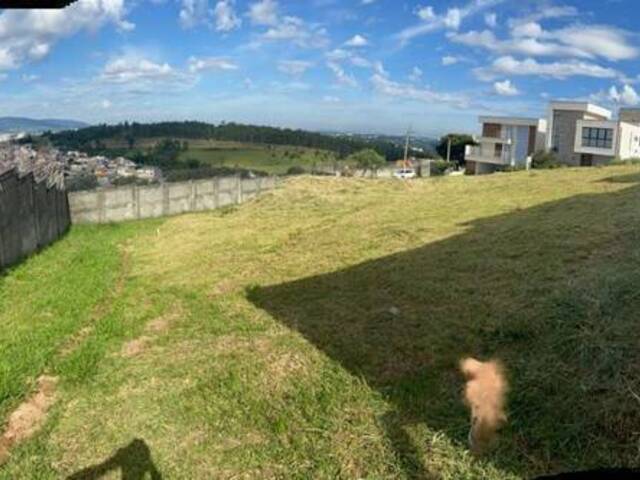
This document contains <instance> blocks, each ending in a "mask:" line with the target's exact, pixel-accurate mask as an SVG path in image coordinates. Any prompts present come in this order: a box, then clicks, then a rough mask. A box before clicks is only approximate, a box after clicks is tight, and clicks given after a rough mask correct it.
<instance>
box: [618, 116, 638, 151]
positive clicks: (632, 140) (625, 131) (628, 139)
mask: <svg viewBox="0 0 640 480" xmlns="http://www.w3.org/2000/svg"><path fill="white" fill-rule="evenodd" d="M618 157H620V158H621V159H622V160H627V159H629V158H639V157H640V126H639V125H637V124H631V123H626V122H620V141H619V146H618Z"/></svg>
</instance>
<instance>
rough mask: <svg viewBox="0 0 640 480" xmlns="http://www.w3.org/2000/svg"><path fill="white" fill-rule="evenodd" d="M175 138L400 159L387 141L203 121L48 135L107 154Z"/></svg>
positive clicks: (400, 151)
mask: <svg viewBox="0 0 640 480" xmlns="http://www.w3.org/2000/svg"><path fill="white" fill-rule="evenodd" d="M162 138H174V139H178V138H179V139H184V140H204V141H224V142H240V143H244V144H256V145H263V146H264V145H277V146H287V147H301V148H310V149H318V150H327V151H331V152H334V153H335V154H337V155H339V156H341V157H344V156H346V155H349V154H351V153H354V152H357V151H359V150H362V149H365V148H374V149H375V150H377V151H378V152H379V153H380V154H381V155H383V156H385V157H386V158H387V160H389V161H393V160H397V159H398V158H401V157H402V155H403V147H402V146H401V145H398V144H396V143H394V142H391V141H388V140H380V139H371V140H366V139H363V138H352V137H341V136H333V135H326V134H322V133H317V132H309V131H305V130H293V129H288V128H276V127H268V126H260V125H243V124H237V123H221V124H218V125H214V124H209V123H204V122H161V123H149V124H143V123H122V124H118V125H96V126H92V127H88V128H83V129H80V130H76V131H67V132H60V133H57V134H55V135H51V136H50V137H49V139H50V140H51V142H52V143H53V144H54V145H56V146H58V147H60V148H65V149H69V150H82V151H88V152H92V153H108V151H107V152H105V150H108V148H107V147H108V145H109V144H110V143H113V142H117V143H118V142H119V143H122V142H124V143H125V144H126V147H127V148H128V149H134V148H135V147H136V145H139V144H142V143H144V142H146V141H148V140H149V139H162Z"/></svg>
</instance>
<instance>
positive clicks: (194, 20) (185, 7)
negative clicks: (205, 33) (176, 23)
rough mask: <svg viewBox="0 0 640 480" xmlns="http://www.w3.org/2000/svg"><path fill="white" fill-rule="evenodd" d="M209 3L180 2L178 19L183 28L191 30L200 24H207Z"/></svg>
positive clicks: (187, 0)
mask: <svg viewBox="0 0 640 480" xmlns="http://www.w3.org/2000/svg"><path fill="white" fill-rule="evenodd" d="M208 17H209V1H208V0H182V6H181V8H180V13H178V19H179V20H180V25H182V27H184V28H192V27H195V26H196V25H198V24H200V23H206V22H208Z"/></svg>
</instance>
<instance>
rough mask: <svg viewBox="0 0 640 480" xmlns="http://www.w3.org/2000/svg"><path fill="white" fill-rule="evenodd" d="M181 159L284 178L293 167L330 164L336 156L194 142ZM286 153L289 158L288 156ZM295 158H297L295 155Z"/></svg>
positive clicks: (298, 149) (293, 149)
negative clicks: (282, 176) (192, 159)
mask: <svg viewBox="0 0 640 480" xmlns="http://www.w3.org/2000/svg"><path fill="white" fill-rule="evenodd" d="M189 145H190V148H189V150H188V151H187V152H184V153H183V154H182V155H181V159H182V160H186V159H189V158H194V159H196V160H200V161H201V162H202V163H203V164H205V165H211V166H213V167H223V166H224V167H232V168H233V167H236V166H237V167H240V168H247V169H256V170H261V171H263V172H267V173H270V174H275V175H283V174H285V173H287V170H289V168H291V167H293V166H301V167H303V168H306V169H310V168H311V167H312V165H313V164H314V162H315V163H316V164H318V165H320V164H330V163H331V162H332V161H333V158H334V154H333V153H331V152H325V151H322V150H315V149H309V148H303V147H287V146H278V145H273V146H271V147H269V146H266V145H259V144H243V143H234V142H195V143H193V144H192V142H190V143H189ZM287 152H288V153H289V155H288V156H287V155H286V154H287ZM294 154H295V157H293V156H292V155H294Z"/></svg>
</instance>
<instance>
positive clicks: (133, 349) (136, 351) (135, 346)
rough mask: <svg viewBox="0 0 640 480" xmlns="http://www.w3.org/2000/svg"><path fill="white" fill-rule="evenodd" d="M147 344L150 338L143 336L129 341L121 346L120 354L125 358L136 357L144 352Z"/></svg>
mask: <svg viewBox="0 0 640 480" xmlns="http://www.w3.org/2000/svg"><path fill="white" fill-rule="evenodd" d="M149 342H151V338H150V337H145V336H142V337H140V338H136V339H135V340H131V341H130V342H127V343H125V344H124V345H123V346H122V350H121V352H120V354H121V355H122V356H123V357H125V358H132V357H137V356H138V355H140V354H141V353H142V352H144V351H145V350H146V348H147V346H148V345H149Z"/></svg>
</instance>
